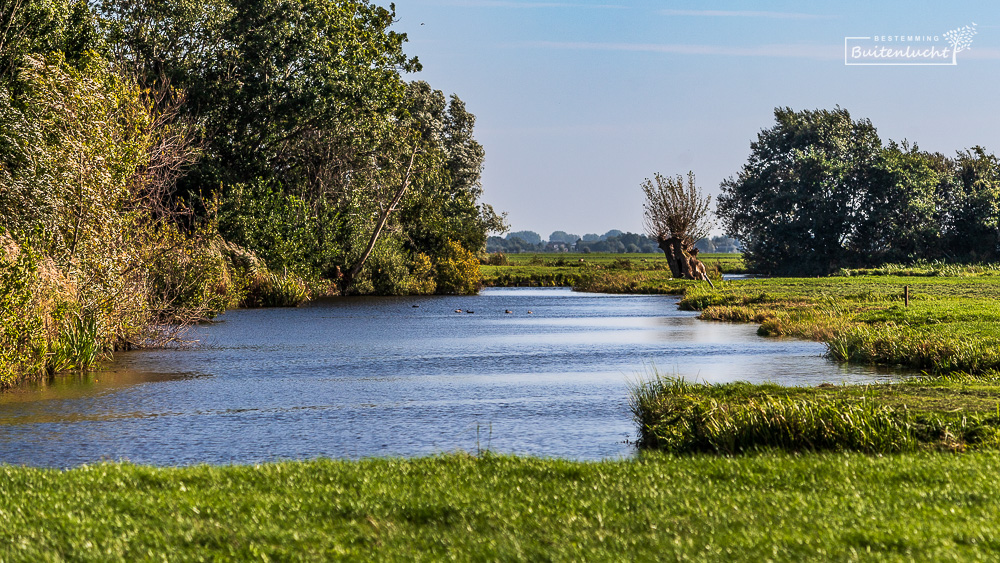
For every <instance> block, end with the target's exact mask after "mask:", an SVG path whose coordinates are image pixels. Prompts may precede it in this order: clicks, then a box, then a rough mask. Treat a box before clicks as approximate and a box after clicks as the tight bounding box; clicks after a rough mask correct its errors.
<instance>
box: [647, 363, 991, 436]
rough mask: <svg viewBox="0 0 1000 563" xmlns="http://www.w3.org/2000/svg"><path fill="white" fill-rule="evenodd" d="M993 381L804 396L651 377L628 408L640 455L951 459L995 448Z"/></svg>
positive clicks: (828, 389) (832, 389)
mask: <svg viewBox="0 0 1000 563" xmlns="http://www.w3.org/2000/svg"><path fill="white" fill-rule="evenodd" d="M998 381H1000V374H998V373H997V372H990V373H988V374H983V375H981V376H978V377H973V376H969V375H966V374H952V375H949V376H943V377H922V378H916V379H911V380H907V381H905V382H902V383H895V384H888V383H885V384H872V385H823V386H820V387H813V388H809V387H782V386H779V385H773V384H765V385H754V384H749V383H744V382H737V383H727V384H718V385H711V384H700V383H690V382H686V381H683V380H679V379H676V378H670V377H662V376H660V375H658V374H654V376H653V377H651V378H649V379H648V380H646V381H642V382H641V383H639V384H637V385H636V386H635V387H634V388H633V389H632V393H631V407H632V412H633V414H634V415H635V418H636V422H637V423H638V425H639V440H638V443H639V446H640V447H644V448H649V449H659V450H664V451H669V452H674V453H691V452H710V453H720V454H727V455H732V454H741V453H747V452H752V451H758V450H770V449H780V450H786V451H797V452H801V451H823V450H833V451H860V452H866V453H874V454H886V453H897V452H914V451H920V450H933V451H949V452H959V451H968V450H976V449H997V448H998V447H1000V386H998V385H997V382H998Z"/></svg>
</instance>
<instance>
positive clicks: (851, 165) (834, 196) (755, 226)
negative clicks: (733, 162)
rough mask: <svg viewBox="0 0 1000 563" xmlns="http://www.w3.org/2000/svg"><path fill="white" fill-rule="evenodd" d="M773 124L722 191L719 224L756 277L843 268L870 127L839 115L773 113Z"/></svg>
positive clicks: (873, 146)
mask: <svg viewBox="0 0 1000 563" xmlns="http://www.w3.org/2000/svg"><path fill="white" fill-rule="evenodd" d="M774 117H775V121H776V124H775V125H774V126H773V127H771V128H770V129H766V130H764V131H761V133H760V134H759V135H758V136H757V140H756V141H755V142H753V143H752V144H751V145H750V158H749V159H748V161H747V163H746V164H744V165H743V168H742V170H740V173H739V174H738V175H737V177H736V178H729V179H727V180H726V181H724V182H723V183H722V193H721V195H720V196H719V200H718V213H719V216H720V217H721V218H722V221H723V225H724V227H725V230H726V232H727V234H729V235H730V236H733V237H735V238H737V239H739V240H740V242H741V243H742V244H743V246H744V253H745V259H746V261H747V264H748V265H749V266H750V267H751V268H752V269H754V270H755V271H759V272H766V273H776V274H777V273H782V274H789V273H826V272H830V271H832V270H834V269H836V268H837V267H839V266H841V265H842V264H844V263H846V262H847V258H848V256H849V244H850V241H851V236H852V234H853V230H852V229H853V225H854V224H855V221H856V219H857V216H858V214H859V213H861V212H862V202H863V196H864V194H865V193H866V192H867V185H866V182H868V181H869V179H870V178H869V176H870V174H869V171H870V169H871V167H872V166H873V164H874V162H875V161H876V159H877V158H878V155H879V153H880V151H881V149H882V143H881V141H880V139H879V137H878V134H877V132H876V131H875V127H874V126H873V125H872V124H871V122H870V121H868V120H866V119H865V120H857V121H854V120H852V119H851V116H850V114H849V113H848V112H847V110H845V109H841V108H836V109H834V110H815V111H808V110H806V111H799V112H796V111H793V110H791V109H790V108H778V109H776V110H775V111H774Z"/></svg>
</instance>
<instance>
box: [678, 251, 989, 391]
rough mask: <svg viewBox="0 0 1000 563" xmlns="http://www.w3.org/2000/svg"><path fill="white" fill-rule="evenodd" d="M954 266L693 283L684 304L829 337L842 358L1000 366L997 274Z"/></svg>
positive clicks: (764, 329)
mask: <svg viewBox="0 0 1000 563" xmlns="http://www.w3.org/2000/svg"><path fill="white" fill-rule="evenodd" d="M957 272H958V273H959V274H961V275H956V276H953V277H941V276H919V277H917V276H889V275H879V276H875V275H865V276H850V277H828V278H771V279H751V280H739V281H733V282H725V283H722V284H716V285H717V289H716V290H711V289H709V288H707V287H703V286H701V285H697V284H691V285H689V286H688V287H687V288H685V296H684V299H683V300H682V301H681V307H682V308H687V309H692V310H699V311H701V318H703V319H708V320H723V321H737V322H756V323H759V324H760V325H761V326H760V329H759V332H760V333H761V334H763V335H773V336H796V337H801V338H810V339H814V340H818V341H822V342H826V343H827V345H828V348H829V352H830V355H831V356H832V357H834V358H836V359H839V360H846V361H852V362H860V363H870V364H883V365H900V366H906V367H911V368H917V369H924V370H929V371H933V372H937V373H944V372H949V371H969V372H982V371H986V370H994V369H1000V276H996V275H993V274H992V272H993V270H988V269H986V270H983V271H980V272H978V273H976V272H972V271H957ZM904 287H907V288H908V289H909V295H910V303H909V306H906V305H905V304H904V300H903V293H904Z"/></svg>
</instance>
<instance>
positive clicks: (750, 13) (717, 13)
mask: <svg viewBox="0 0 1000 563" xmlns="http://www.w3.org/2000/svg"><path fill="white" fill-rule="evenodd" d="M660 13H661V14H663V15H664V16H699V17H712V18H766V19H773V20H818V19H829V18H831V17H833V16H822V15H817V14H804V13H801V12H760V11H755V10H660Z"/></svg>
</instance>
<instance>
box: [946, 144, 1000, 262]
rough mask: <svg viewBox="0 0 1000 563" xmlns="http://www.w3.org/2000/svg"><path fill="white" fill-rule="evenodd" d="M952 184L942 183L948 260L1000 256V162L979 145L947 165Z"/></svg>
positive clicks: (958, 155)
mask: <svg viewBox="0 0 1000 563" xmlns="http://www.w3.org/2000/svg"><path fill="white" fill-rule="evenodd" d="M950 165H951V168H952V174H953V176H952V177H953V181H952V182H950V183H945V182H942V190H941V199H942V207H943V208H944V210H945V212H944V213H943V214H942V215H943V216H942V217H941V223H942V229H943V230H944V238H945V243H944V248H945V252H946V253H947V255H948V256H949V257H951V258H965V259H972V260H996V259H997V258H998V257H1000V160H998V159H997V157H996V156H994V155H992V154H989V153H987V152H986V149H984V148H983V147H980V146H975V147H972V149H970V150H966V151H961V152H959V153H958V154H957V155H956V157H955V158H954V159H953V160H952V161H951V162H950Z"/></svg>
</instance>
